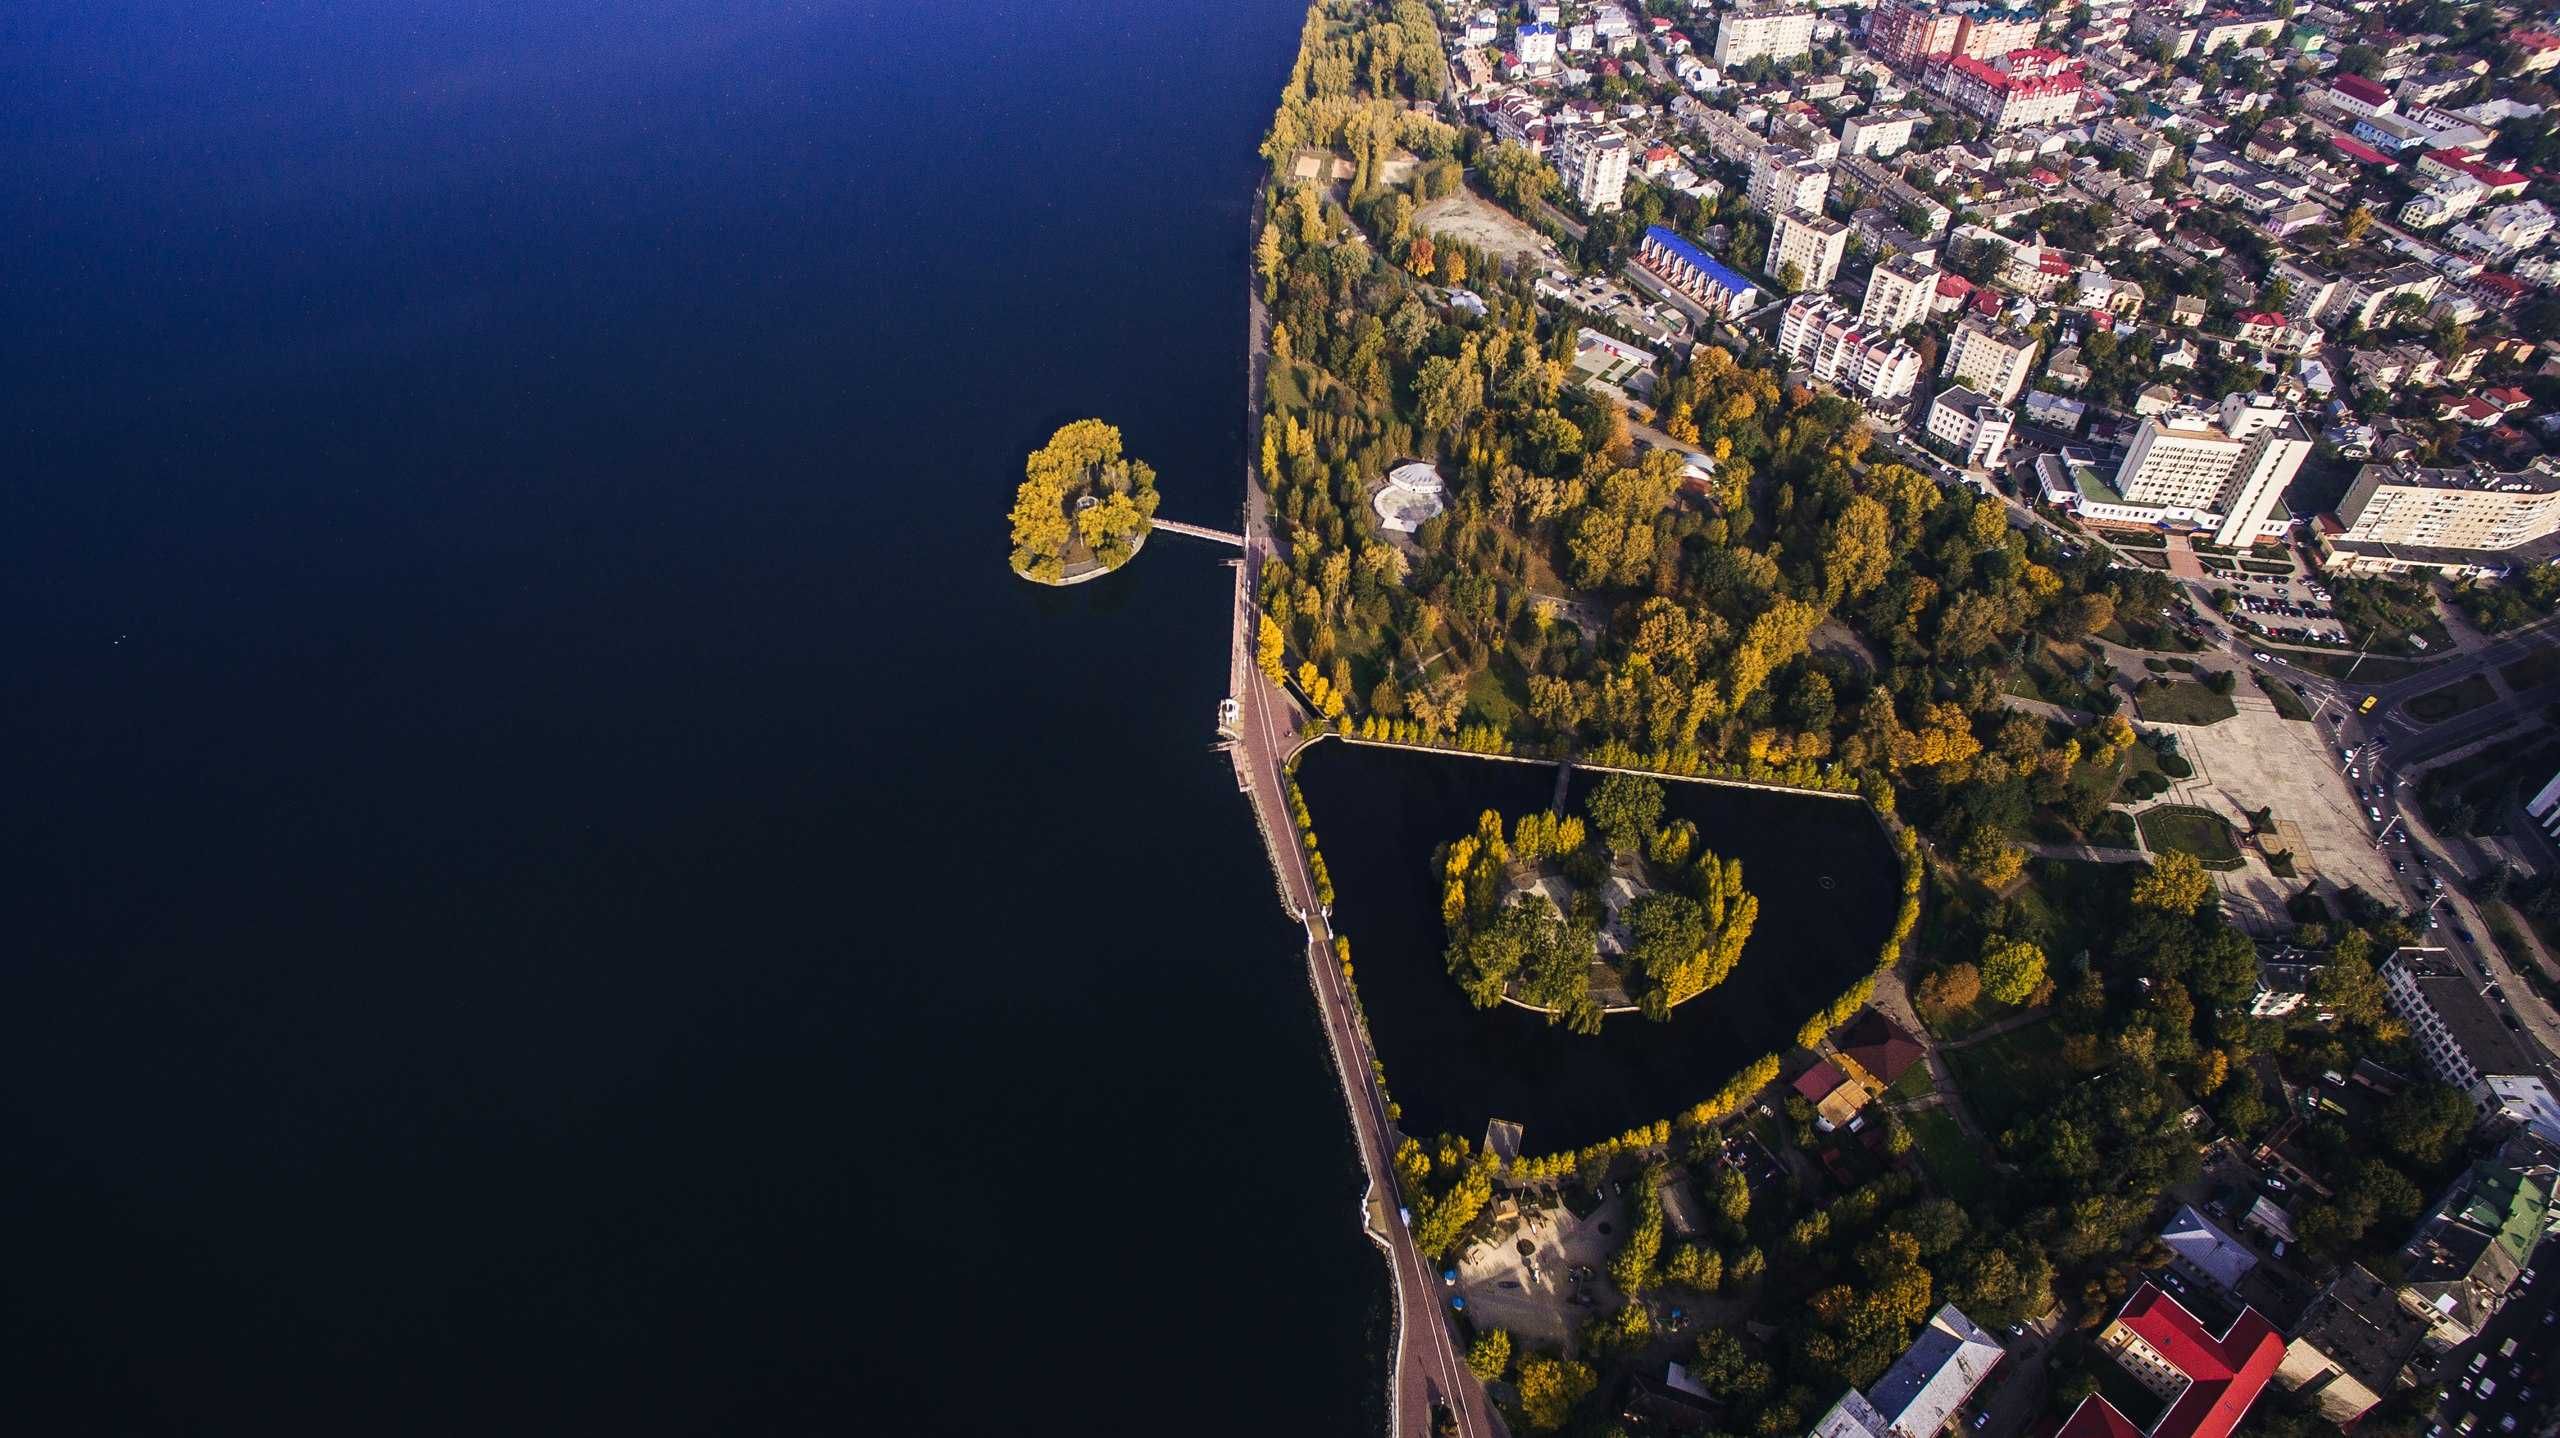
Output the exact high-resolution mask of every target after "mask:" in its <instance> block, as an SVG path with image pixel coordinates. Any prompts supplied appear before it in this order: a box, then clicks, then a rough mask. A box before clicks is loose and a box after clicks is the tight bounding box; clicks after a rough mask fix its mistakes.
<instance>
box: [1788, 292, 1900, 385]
mask: <svg viewBox="0 0 2560 1438" xmlns="http://www.w3.org/2000/svg"><path fill="white" fill-rule="evenodd" d="M1778 351H1779V353H1781V354H1783V355H1785V356H1786V357H1787V359H1788V361H1789V362H1790V363H1792V364H1799V365H1802V366H1804V367H1805V368H1806V369H1809V370H1811V371H1813V374H1814V377H1815V378H1817V379H1821V380H1825V381H1827V382H1829V383H1831V384H1835V385H1838V386H1839V387H1840V388H1842V389H1844V390H1848V391H1850V392H1852V393H1854V394H1858V395H1862V396H1864V397H1866V398H1868V399H1873V400H1877V401H1880V402H1882V401H1892V400H1897V399H1901V398H1903V397H1904V396H1906V395H1909V394H1910V393H1911V391H1912V387H1913V386H1915V385H1917V384H1918V383H1919V382H1920V355H1919V352H1918V351H1916V350H1914V349H1912V348H1911V346H1909V345H1907V344H1904V343H1903V342H1902V341H1901V340H1898V339H1894V338H1891V337H1890V336H1886V335H1881V334H1878V333H1876V332H1875V331H1872V330H1869V329H1867V328H1865V327H1863V326H1861V325H1860V324H1859V323H1858V321H1857V318H1856V317H1855V316H1853V315H1851V314H1850V313H1849V309H1848V307H1847V306H1846V305H1843V304H1841V303H1840V302H1839V301H1837V300H1834V299H1831V298H1829V297H1827V296H1823V295H1798V296H1796V297H1795V298H1794V299H1792V300H1790V301H1788V302H1787V308H1786V312H1785V314H1784V315H1783V316H1782V317H1781V318H1780V319H1779V321H1778Z"/></svg>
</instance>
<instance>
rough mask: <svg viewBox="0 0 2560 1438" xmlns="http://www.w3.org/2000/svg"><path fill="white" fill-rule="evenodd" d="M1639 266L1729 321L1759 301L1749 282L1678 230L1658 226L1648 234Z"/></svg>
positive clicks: (1637, 255) (1639, 252)
mask: <svg viewBox="0 0 2560 1438" xmlns="http://www.w3.org/2000/svg"><path fill="white" fill-rule="evenodd" d="M1636 263H1637V264H1640V265H1642V266H1644V267H1645V269H1647V270H1648V271H1650V272H1652V274H1653V275H1654V276H1655V277H1656V278H1658V279H1660V280H1661V281H1662V282H1663V283H1664V284H1666V285H1669V286H1670V287H1671V288H1673V289H1675V290H1677V291H1679V292H1680V293H1681V294H1683V295H1686V296H1688V297H1689V298H1690V299H1693V300H1696V301H1697V302H1698V303H1699V304H1702V305H1704V306H1706V307H1707V308H1708V309H1709V310H1711V311H1713V312H1715V313H1716V314H1719V315H1722V316H1724V317H1725V318H1727V319H1734V318H1738V317H1740V316H1741V315H1742V314H1744V313H1745V312H1747V311H1749V310H1750V308H1751V307H1752V305H1753V304H1754V303H1755V302H1756V301H1757V300H1758V298H1759V294H1760V292H1759V290H1758V289H1756V288H1755V287H1753V285H1752V283H1751V282H1750V281H1749V280H1746V279H1744V278H1743V277H1742V276H1741V275H1739V274H1737V273H1735V272H1734V270H1733V269H1732V268H1731V267H1730V266H1728V265H1726V264H1724V263H1723V262H1721V261H1719V260H1717V259H1716V258H1715V257H1714V256H1713V255H1710V254H1708V253H1707V252H1706V251H1704V250H1702V249H1699V248H1698V247H1697V246H1696V245H1693V244H1691V243H1689V242H1688V241H1687V240H1685V239H1682V238H1681V237H1680V235H1679V233H1678V232H1677V231H1675V230H1669V229H1665V228H1663V227H1662V226H1660V225H1654V226H1652V227H1650V228H1648V229H1647V230H1646V231H1645V232H1644V244H1643V245H1641V246H1639V247H1638V248H1637V250H1636Z"/></svg>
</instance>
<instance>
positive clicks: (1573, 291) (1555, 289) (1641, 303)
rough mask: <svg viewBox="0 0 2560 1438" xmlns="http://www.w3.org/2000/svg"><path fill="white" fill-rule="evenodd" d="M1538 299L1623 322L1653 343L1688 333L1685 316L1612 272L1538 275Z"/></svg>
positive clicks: (1668, 341)
mask: <svg viewBox="0 0 2560 1438" xmlns="http://www.w3.org/2000/svg"><path fill="white" fill-rule="evenodd" d="M1537 293H1538V298H1540V299H1542V300H1549V301H1553V302H1556V303H1560V304H1566V305H1571V306H1573V307H1574V308H1576V309H1581V310H1586V311H1588V312H1590V313H1592V314H1595V315H1600V316H1602V317H1604V318H1607V319H1610V320H1613V321H1615V322H1617V323H1619V324H1622V325H1625V326H1626V327H1627V328H1628V329H1630V330H1633V331H1634V332H1635V333H1637V334H1638V335H1641V336H1643V337H1644V338H1645V339H1646V340H1648V341H1650V342H1652V343H1654V344H1657V345H1671V344H1677V343H1679V342H1680V341H1681V340H1683V339H1685V338H1686V337H1687V336H1688V334H1689V317H1688V316H1687V315H1686V314H1684V313H1682V312H1681V310H1680V308H1679V307H1678V306H1676V305H1673V304H1671V303H1669V302H1668V301H1656V300H1651V299H1648V298H1647V297H1646V296H1644V295H1640V294H1638V293H1636V292H1635V291H1634V290H1632V289H1630V288H1628V287H1627V286H1626V284H1625V283H1624V282H1622V281H1620V280H1619V279H1618V278H1617V277H1616V276H1613V275H1591V276H1588V277H1586V278H1583V279H1579V280H1577V279H1575V278H1574V277H1573V276H1571V275H1569V274H1566V273H1565V272H1564V271H1562V270H1549V271H1548V272H1546V273H1545V274H1542V275H1540V276H1539V277H1538V283H1537Z"/></svg>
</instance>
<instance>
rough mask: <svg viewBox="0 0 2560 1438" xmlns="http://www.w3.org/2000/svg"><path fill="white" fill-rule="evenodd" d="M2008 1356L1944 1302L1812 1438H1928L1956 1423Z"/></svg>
mask: <svg viewBox="0 0 2560 1438" xmlns="http://www.w3.org/2000/svg"><path fill="white" fill-rule="evenodd" d="M2007 1356H2008V1355H2007V1352H2006V1351H2005V1350H2004V1349H2002V1348H2001V1346H2000V1340H1999V1339H1997V1338H1994V1337H1992V1336H1991V1335H1990V1334H1989V1333H1986V1332H1984V1331H1983V1330H1982V1328H1981V1327H1980V1326H1979V1325H1977V1324H1976V1323H1975V1322H1974V1321H1973V1320H1972V1319H1970V1318H1967V1317H1965V1316H1964V1313H1963V1311H1962V1310H1960V1309H1958V1308H1957V1307H1956V1306H1955V1305H1954V1304H1952V1303H1949V1304H1946V1305H1944V1306H1942V1307H1940V1308H1939V1309H1938V1311H1937V1312H1936V1313H1934V1314H1932V1315H1930V1317H1929V1326H1928V1327H1926V1328H1924V1329H1922V1330H1920V1336H1919V1337H1918V1338H1915V1339H1913V1340H1912V1341H1911V1346H1910V1347H1909V1348H1907V1349H1905V1350H1903V1354H1902V1356H1901V1357H1900V1358H1897V1359H1895V1360H1894V1362H1893V1366H1892V1367H1891V1368H1888V1369H1886V1370H1885V1371H1884V1376H1883V1377H1881V1378H1878V1379H1877V1380H1876V1381H1875V1383H1874V1384H1873V1385H1871V1386H1870V1387H1869V1388H1868V1389H1867V1391H1866V1392H1865V1393H1859V1392H1858V1391H1857V1390H1855V1389H1852V1390H1850V1391H1849V1392H1847V1393H1844V1394H1842V1395H1841V1397H1840V1401H1839V1402H1837V1403H1834V1404H1832V1405H1831V1411H1829V1412H1827V1413H1825V1414H1823V1415H1822V1417H1821V1419H1820V1420H1819V1421H1818V1422H1816V1423H1815V1424H1814V1425H1813V1433H1812V1435H1811V1438H1928V1435H1931V1434H1935V1433H1938V1432H1941V1431H1943V1430H1944V1429H1945V1428H1946V1426H1947V1425H1948V1424H1949V1423H1951V1422H1953V1421H1955V1416H1956V1413H1957V1411H1958V1410H1959V1409H1961V1408H1963V1407H1964V1405H1965V1403H1966V1402H1967V1401H1968V1400H1970V1399H1971V1398H1972V1397H1973V1394H1974V1391H1975V1390H1976V1389H1978V1388H1980V1387H1981V1386H1982V1380H1983V1379H1985V1378H1988V1377H1990V1376H1991V1371H1992V1370H1993V1369H1995V1368H1998V1367H1999V1366H2000V1361H2001V1360H2002V1359H2003V1358H2005V1357H2007Z"/></svg>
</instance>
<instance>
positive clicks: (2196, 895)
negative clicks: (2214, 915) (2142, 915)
mask: <svg viewBox="0 0 2560 1438" xmlns="http://www.w3.org/2000/svg"><path fill="white" fill-rule="evenodd" d="M2212 892H2213V878H2212V876H2211V875H2209V874H2207V873H2206V872H2205V870H2204V863H2203V861H2202V860H2200V859H2198V858H2197V857H2196V856H2195V855H2193V854H2188V853H2182V852H2179V851H2177V850H2171V851H2170V852H2168V853H2165V854H2155V855H2153V856H2152V859H2151V868H2150V871H2149V872H2147V873H2145V874H2144V875H2143V876H2142V877H2141V878H2139V879H2136V880H2134V881H2133V901H2134V903H2136V904H2138V905H2140V906H2142V907H2143V908H2146V909H2158V910H2160V911H2162V912H2163V913H2171V914H2192V913H2194V912H2195V911H2196V910H2198V909H2200V908H2202V907H2203V906H2204V901H2205V896H2206V895H2208V894H2210V893H2212Z"/></svg>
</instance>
